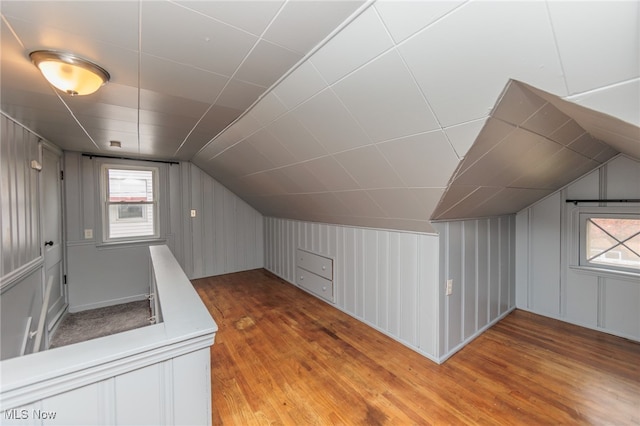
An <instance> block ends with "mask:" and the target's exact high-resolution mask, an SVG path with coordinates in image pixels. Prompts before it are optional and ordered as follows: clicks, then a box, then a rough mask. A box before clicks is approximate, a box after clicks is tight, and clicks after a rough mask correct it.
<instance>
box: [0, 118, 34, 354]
mask: <svg viewBox="0 0 640 426" xmlns="http://www.w3.org/2000/svg"><path fill="white" fill-rule="evenodd" d="M0 132H1V134H0V203H1V210H2V212H1V216H0V237H1V238H0V293H1V294H0V313H1V318H0V325H1V331H0V336H1V337H2V341H1V343H0V350H1V352H0V359H6V358H11V357H15V356H18V355H20V351H21V348H22V343H23V339H24V336H25V333H27V332H28V331H29V330H35V329H36V325H37V324H38V319H39V316H40V307H41V306H42V294H43V288H42V287H43V275H42V268H43V258H42V255H41V252H40V247H41V246H40V244H41V242H42V237H41V234H40V222H41V217H40V184H39V174H38V172H37V171H36V170H34V169H32V168H31V167H30V163H31V161H32V160H35V161H40V162H41V154H40V152H41V149H40V144H39V138H38V136H36V135H35V134H34V133H33V132H30V131H29V130H27V129H25V128H24V127H22V126H21V125H19V124H17V123H15V122H14V121H12V120H10V119H8V118H7V117H6V116H4V115H0ZM29 318H31V326H30V329H29V330H28V329H27V327H28V325H29ZM32 345H33V340H29V342H28V344H27V346H26V347H25V350H26V352H27V353H29V352H31V349H32V348H31V346H32Z"/></svg>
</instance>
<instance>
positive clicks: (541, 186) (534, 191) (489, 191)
mask: <svg viewBox="0 0 640 426" xmlns="http://www.w3.org/2000/svg"><path fill="white" fill-rule="evenodd" d="M536 92H537V93H540V94H542V93H541V92H540V91H537V90H536ZM545 97H546V98H547V99H549V100H554V99H555V100H556V102H561V101H560V100H558V99H557V98H555V97H553V96H551V95H548V94H546V96H545ZM576 108H577V109H578V110H581V109H583V108H582V107H576ZM626 148H627V147H625V146H624V145H622V146H621V149H624V150H626V151H629V152H632V151H637V150H638V148H640V144H638V145H637V146H636V145H631V146H629V147H628V149H626ZM618 153H619V151H617V150H616V149H614V148H613V147H612V146H610V145H608V144H606V143H604V142H602V141H600V140H598V139H596V138H594V137H593V136H592V135H590V134H589V133H588V132H587V131H586V130H585V129H583V128H582V127H581V126H580V125H579V124H578V123H577V122H576V121H575V120H573V119H572V118H571V117H569V116H568V115H566V114H565V113H563V112H562V111H560V110H559V109H558V108H556V107H555V106H554V105H553V104H552V103H551V102H548V101H547V100H545V99H543V98H542V97H540V96H538V95H537V94H536V93H534V92H533V89H532V88H530V87H528V86H526V85H524V84H522V83H518V82H511V83H510V84H509V85H508V86H507V88H506V90H505V93H504V94H503V96H502V97H501V99H500V101H499V102H498V104H497V105H496V107H495V108H494V110H493V111H492V112H491V115H490V117H489V119H488V120H487V122H486V124H485V126H484V127H483V129H482V131H481V132H480V134H479V135H478V138H477V139H476V141H475V143H474V144H473V146H472V147H471V149H469V151H468V152H467V155H466V156H465V157H464V159H463V160H462V161H461V162H460V165H459V167H458V169H457V170H456V172H455V174H454V176H453V179H452V181H451V182H450V183H449V186H448V188H447V190H446V192H445V195H444V196H443V197H442V199H441V200H440V203H439V204H438V207H437V208H436V209H435V211H434V212H433V215H432V218H433V219H439V220H450V219H466V218H474V217H489V216H498V215H503V214H509V213H513V212H517V211H520V210H522V209H524V208H525V207H527V206H529V205H531V204H532V203H534V202H536V201H538V200H539V199H540V198H542V197H544V196H546V195H549V194H551V193H553V192H555V191H556V190H558V189H560V188H561V187H563V186H564V185H566V184H567V183H569V182H572V181H573V180H575V179H577V178H579V177H580V176H582V175H583V174H585V173H587V172H589V171H591V170H593V169H594V168H596V167H598V166H600V165H601V164H602V163H604V162H605V161H607V160H610V159H611V158H613V157H614V156H615V155H617V154H618Z"/></svg>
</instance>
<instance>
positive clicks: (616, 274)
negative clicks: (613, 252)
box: [569, 265, 640, 282]
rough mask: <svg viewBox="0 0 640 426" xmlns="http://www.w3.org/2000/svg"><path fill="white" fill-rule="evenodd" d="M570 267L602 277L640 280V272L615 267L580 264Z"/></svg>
mask: <svg viewBox="0 0 640 426" xmlns="http://www.w3.org/2000/svg"><path fill="white" fill-rule="evenodd" d="M569 268H570V269H572V270H574V271H576V272H578V273H582V274H589V275H597V276H600V277H609V278H617V279H623V280H630V281H634V282H638V279H640V273H635V272H629V271H617V270H615V269H607V268H595V267H593V266H578V265H572V266H569Z"/></svg>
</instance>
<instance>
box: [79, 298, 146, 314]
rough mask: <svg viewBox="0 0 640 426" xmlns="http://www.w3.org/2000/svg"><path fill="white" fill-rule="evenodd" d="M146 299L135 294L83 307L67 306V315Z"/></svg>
mask: <svg viewBox="0 0 640 426" xmlns="http://www.w3.org/2000/svg"><path fill="white" fill-rule="evenodd" d="M146 298H147V295H146V294H136V295H134V296H128V297H121V298H119V299H111V300H104V301H101V302H96V303H87V304H85V305H77V306H69V313H72V314H73V313H76V312H82V311H87V310H89V309H98V308H105V307H107V306H113V305H121V304H123V303H130V302H137V301H139V300H145V299H146Z"/></svg>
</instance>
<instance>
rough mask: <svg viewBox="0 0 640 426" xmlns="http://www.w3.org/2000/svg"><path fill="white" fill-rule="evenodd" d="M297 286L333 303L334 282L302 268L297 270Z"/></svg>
mask: <svg viewBox="0 0 640 426" xmlns="http://www.w3.org/2000/svg"><path fill="white" fill-rule="evenodd" d="M296 284H298V285H299V286H300V287H303V288H305V289H307V290H309V291H310V292H311V293H313V294H316V295H318V296H320V297H322V298H323V299H326V300H328V301H329V302H333V281H329V280H327V279H325V278H322V277H320V276H318V275H316V274H313V273H311V272H309V271H305V270H304V269H302V268H296Z"/></svg>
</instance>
